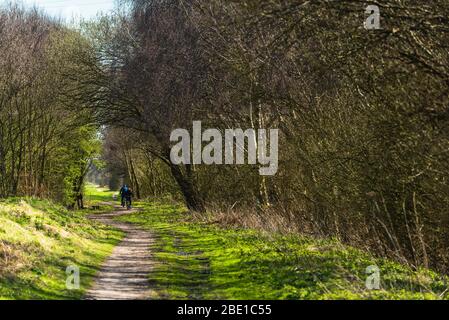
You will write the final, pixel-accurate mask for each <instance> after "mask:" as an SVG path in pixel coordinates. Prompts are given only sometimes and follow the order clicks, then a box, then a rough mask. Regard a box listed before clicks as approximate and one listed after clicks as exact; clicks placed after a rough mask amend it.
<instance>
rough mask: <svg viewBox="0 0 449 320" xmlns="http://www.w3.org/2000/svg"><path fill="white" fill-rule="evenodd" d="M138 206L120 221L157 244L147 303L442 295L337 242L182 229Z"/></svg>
mask: <svg viewBox="0 0 449 320" xmlns="http://www.w3.org/2000/svg"><path fill="white" fill-rule="evenodd" d="M142 206H143V211H142V212H139V213H136V214H132V215H128V216H125V217H122V218H120V219H121V220H124V221H129V222H133V223H137V224H140V225H142V226H144V227H145V228H148V229H150V230H152V231H153V232H154V233H155V235H156V236H157V239H158V250H157V251H156V252H155V258H156V259H157V261H158V265H157V267H156V268H155V270H154V272H152V274H151V275H150V280H151V282H152V286H153V292H155V296H154V298H160V299H162V298H163V299H166V298H170V299H439V298H440V294H441V293H443V292H444V291H445V290H446V288H447V286H446V284H445V281H446V280H447V279H446V278H444V277H442V276H440V275H437V274H436V273H433V272H431V271H428V270H421V271H413V270H412V269H410V268H409V267H406V266H403V265H400V264H398V263H394V262H391V261H389V260H384V259H376V258H374V257H372V256H371V255H369V254H368V253H365V252H362V251H360V250H357V249H354V248H351V247H347V246H343V245H342V244H341V243H339V242H338V241H336V240H316V239H309V238H304V237H300V236H281V235H277V234H270V233H261V232H256V231H253V230H244V229H223V228H220V227H217V226H211V225H205V224H200V223H196V222H194V221H188V219H186V218H187V217H189V214H188V213H186V212H185V209H184V208H183V207H182V206H173V205H163V204H156V203H153V204H147V205H142ZM189 220H191V219H189ZM370 265H376V266H378V267H379V268H380V270H381V290H377V291H370V290H368V289H367V288H366V285H365V281H366V278H367V274H366V273H365V272H366V268H367V267H368V266H370ZM441 297H443V296H441Z"/></svg>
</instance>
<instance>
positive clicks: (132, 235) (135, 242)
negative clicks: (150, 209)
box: [86, 207, 154, 300]
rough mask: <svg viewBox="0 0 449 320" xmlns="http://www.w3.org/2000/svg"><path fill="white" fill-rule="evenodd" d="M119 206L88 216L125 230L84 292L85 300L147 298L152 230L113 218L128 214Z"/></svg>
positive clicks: (151, 265)
mask: <svg viewBox="0 0 449 320" xmlns="http://www.w3.org/2000/svg"><path fill="white" fill-rule="evenodd" d="M128 213H130V211H125V210H124V209H122V208H120V207H116V211H114V212H112V213H107V214H98V215H93V216H90V218H91V219H92V220H96V221H99V222H102V223H104V224H107V225H111V226H114V227H116V228H118V229H120V230H122V231H123V232H124V233H125V238H124V239H123V241H122V242H121V243H119V244H118V245H117V247H115V248H114V251H113V252H112V255H111V256H110V257H109V258H108V260H107V261H106V262H105V263H104V264H103V266H102V268H101V270H100V272H99V273H98V275H97V276H96V277H95V280H94V285H93V286H92V288H91V289H90V290H89V291H88V292H87V294H86V299H87V300H144V299H149V295H150V287H149V281H148V274H149V272H150V271H151V269H152V267H153V264H154V263H153V260H152V256H151V250H150V248H151V246H152V245H153V244H154V238H153V237H152V235H151V233H150V232H148V231H146V230H143V229H140V228H138V227H136V226H135V225H133V224H130V223H126V222H120V221H114V220H113V219H114V218H116V217H118V216H121V215H124V214H128Z"/></svg>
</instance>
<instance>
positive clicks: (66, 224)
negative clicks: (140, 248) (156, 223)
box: [0, 199, 123, 299]
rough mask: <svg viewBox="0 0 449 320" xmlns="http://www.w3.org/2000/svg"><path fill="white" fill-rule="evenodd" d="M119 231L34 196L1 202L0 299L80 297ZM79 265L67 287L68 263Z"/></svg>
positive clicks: (117, 239)
mask: <svg viewBox="0 0 449 320" xmlns="http://www.w3.org/2000/svg"><path fill="white" fill-rule="evenodd" d="M122 236H123V235H122V234H121V233H120V232H118V231H115V230H113V229H111V228H108V227H106V226H102V225H100V224H96V223H93V222H91V221H90V220H88V219H87V218H86V217H85V213H83V212H76V211H67V210H65V209H64V208H63V207H61V206H58V205H55V204H53V203H51V202H48V201H44V200H37V199H8V200H6V201H2V202H0V299H80V298H82V296H83V294H84V292H85V291H86V289H87V288H89V286H90V285H91V282H92V278H93V276H94V275H95V274H96V272H97V271H98V268H99V266H100V265H101V264H102V262H103V261H104V260H105V258H106V257H108V256H109V255H110V253H111V252H112V249H113V248H114V246H115V245H116V244H117V243H118V241H120V239H121V238H122ZM71 265H75V266H78V267H79V268H80V280H81V287H80V290H67V288H66V278H67V275H66V268H67V267H68V266H71Z"/></svg>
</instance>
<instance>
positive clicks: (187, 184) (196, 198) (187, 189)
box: [170, 164, 206, 212]
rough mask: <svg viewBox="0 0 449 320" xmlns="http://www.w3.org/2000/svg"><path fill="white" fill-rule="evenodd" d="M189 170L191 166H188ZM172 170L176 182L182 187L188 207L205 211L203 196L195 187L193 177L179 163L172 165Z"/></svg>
mask: <svg viewBox="0 0 449 320" xmlns="http://www.w3.org/2000/svg"><path fill="white" fill-rule="evenodd" d="M186 167H187V170H190V168H189V167H190V166H186ZM170 170H171V173H172V175H173V177H174V178H175V180H176V183H177V184H178V186H179V188H180V189H181V192H182V194H183V196H184V199H185V201H186V204H187V208H189V210H192V211H198V212H205V211H206V209H205V208H204V202H203V199H202V198H201V196H200V194H199V193H198V191H197V190H196V188H195V185H194V183H193V181H192V177H186V176H185V175H184V174H183V173H182V171H181V168H180V167H179V166H177V165H173V164H171V165H170Z"/></svg>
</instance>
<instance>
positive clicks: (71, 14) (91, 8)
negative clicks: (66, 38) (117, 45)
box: [0, 0, 115, 21]
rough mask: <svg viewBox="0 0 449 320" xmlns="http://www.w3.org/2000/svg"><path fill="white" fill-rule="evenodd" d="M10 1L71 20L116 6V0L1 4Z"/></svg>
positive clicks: (32, 0) (0, 0)
mask: <svg viewBox="0 0 449 320" xmlns="http://www.w3.org/2000/svg"><path fill="white" fill-rule="evenodd" d="M10 2H19V3H20V2H22V3H24V4H25V5H26V6H33V5H36V6H38V7H40V8H42V9H43V10H45V11H46V12H47V13H48V14H49V15H51V16H55V17H62V18H63V19H65V20H67V21H70V20H72V18H75V19H76V20H78V19H79V18H84V19H92V18H95V16H96V15H97V14H99V13H101V12H104V13H107V12H109V11H111V10H112V9H113V8H114V2H115V0H19V1H11V0H0V5H3V4H6V3H10Z"/></svg>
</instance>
